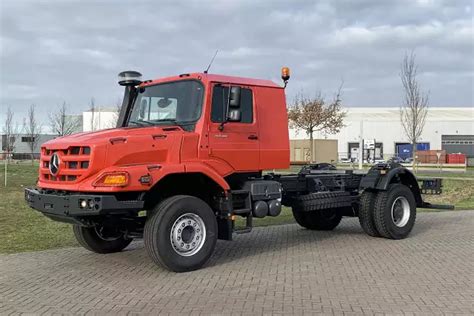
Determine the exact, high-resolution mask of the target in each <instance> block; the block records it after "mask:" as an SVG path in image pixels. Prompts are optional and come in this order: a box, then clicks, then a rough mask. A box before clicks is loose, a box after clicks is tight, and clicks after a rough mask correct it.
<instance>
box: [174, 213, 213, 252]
mask: <svg viewBox="0 0 474 316" xmlns="http://www.w3.org/2000/svg"><path fill="white" fill-rule="evenodd" d="M170 240H171V245H172V246H173V249H174V251H175V252H176V253H177V254H179V255H181V256H184V257H189V256H192V255H194V254H196V253H197V252H199V250H201V248H202V246H203V245H204V241H205V240H206V225H204V221H203V220H202V218H201V217H199V215H196V214H193V213H186V214H183V215H181V216H180V217H178V219H176V220H175V222H174V224H173V227H172V228H171V233H170Z"/></svg>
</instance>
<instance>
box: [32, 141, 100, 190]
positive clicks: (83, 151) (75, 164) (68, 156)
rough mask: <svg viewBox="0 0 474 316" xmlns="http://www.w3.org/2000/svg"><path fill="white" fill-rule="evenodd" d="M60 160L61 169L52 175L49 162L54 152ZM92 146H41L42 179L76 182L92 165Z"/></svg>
mask: <svg viewBox="0 0 474 316" xmlns="http://www.w3.org/2000/svg"><path fill="white" fill-rule="evenodd" d="M55 153H56V154H57V155H58V157H59V160H60V163H59V171H58V172H57V174H56V175H52V174H51V172H50V170H49V164H50V162H51V157H52V156H53V154H55ZM90 155H91V148H90V147H88V146H71V147H69V148H68V149H60V150H54V149H48V148H46V147H42V148H41V160H40V179H41V180H42V181H49V182H75V181H78V180H79V179H80V178H81V177H82V176H84V175H85V174H86V173H87V170H88V169H89V165H90Z"/></svg>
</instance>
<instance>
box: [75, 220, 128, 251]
mask: <svg viewBox="0 0 474 316" xmlns="http://www.w3.org/2000/svg"><path fill="white" fill-rule="evenodd" d="M73 232H74V237H76V240H77V242H78V243H79V244H80V245H81V246H82V247H84V248H86V249H87V250H89V251H92V252H95V253H113V252H119V251H122V250H123V249H125V247H127V246H128V245H129V244H130V243H131V242H132V239H131V238H125V236H124V235H123V233H122V232H120V231H118V230H117V229H115V228H113V227H107V226H94V227H84V226H79V225H73Z"/></svg>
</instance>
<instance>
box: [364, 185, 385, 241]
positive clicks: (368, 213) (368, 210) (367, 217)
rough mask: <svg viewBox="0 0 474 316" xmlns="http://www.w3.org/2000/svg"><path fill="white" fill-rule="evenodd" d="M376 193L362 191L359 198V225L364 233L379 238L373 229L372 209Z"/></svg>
mask: <svg viewBox="0 0 474 316" xmlns="http://www.w3.org/2000/svg"><path fill="white" fill-rule="evenodd" d="M376 197H377V193H376V192H370V191H364V192H362V194H361V196H360V204H359V205H360V206H359V223H360V226H362V229H363V230H364V231H365V233H366V234H367V235H369V236H372V237H380V234H379V232H378V231H377V227H375V219H374V207H375V198H376Z"/></svg>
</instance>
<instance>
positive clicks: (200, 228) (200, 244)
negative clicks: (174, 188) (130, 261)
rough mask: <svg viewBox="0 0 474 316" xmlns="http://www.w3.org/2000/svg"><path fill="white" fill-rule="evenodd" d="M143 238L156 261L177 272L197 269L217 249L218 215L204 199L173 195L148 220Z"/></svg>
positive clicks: (147, 249) (148, 251)
mask: <svg viewBox="0 0 474 316" xmlns="http://www.w3.org/2000/svg"><path fill="white" fill-rule="evenodd" d="M143 239H144V243H145V249H146V251H147V253H148V255H149V256H150V258H151V259H152V260H153V261H154V262H155V263H157V264H159V265H161V266H163V267H165V268H166V269H168V270H172V271H175V272H184V271H192V270H196V269H199V268H200V267H202V266H203V265H204V263H206V261H207V260H208V259H209V257H210V256H211V255H212V252H213V251H214V247H215V245H216V241H217V221H216V216H215V215H214V213H213V211H212V209H211V208H210V207H209V206H208V205H207V204H206V203H205V202H204V201H203V200H201V199H198V198H196V197H193V196H187V195H177V196H173V197H170V198H168V199H166V200H164V201H162V202H161V203H160V204H158V205H157V206H156V207H155V209H154V210H153V212H152V215H151V217H150V218H148V219H147V221H146V224H145V230H144V233H143Z"/></svg>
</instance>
